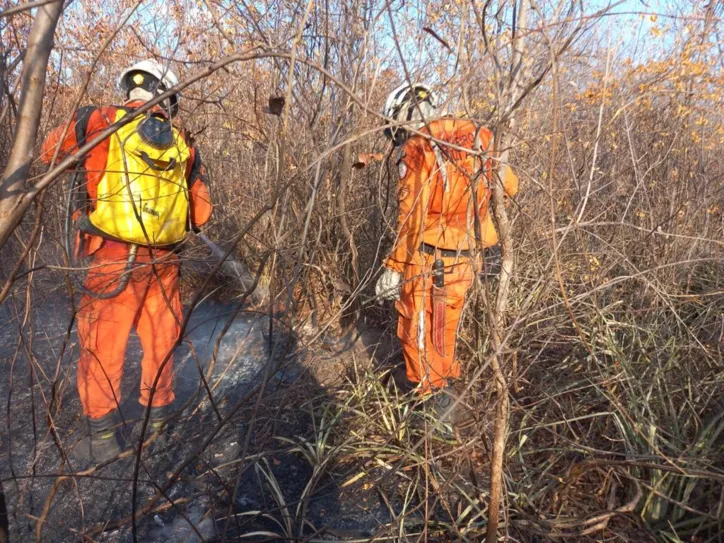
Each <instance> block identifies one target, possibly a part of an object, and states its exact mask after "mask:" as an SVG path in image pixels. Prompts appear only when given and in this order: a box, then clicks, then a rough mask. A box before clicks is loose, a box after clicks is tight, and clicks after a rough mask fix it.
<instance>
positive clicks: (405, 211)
mask: <svg viewBox="0 0 724 543" xmlns="http://www.w3.org/2000/svg"><path fill="white" fill-rule="evenodd" d="M418 140H419V141H418ZM425 147H426V143H425V142H424V140H422V139H421V138H413V139H411V140H409V141H408V142H407V143H406V144H405V147H404V149H403V156H402V158H401V159H400V161H399V162H398V170H399V179H398V182H397V183H398V185H397V202H398V215H397V238H396V239H395V244H394V246H393V248H392V252H391V253H390V256H389V257H388V258H387V260H386V262H385V266H386V267H387V268H390V269H392V270H395V271H398V272H402V271H403V270H404V268H405V264H406V263H409V262H411V261H412V258H413V257H414V255H415V253H416V252H417V251H418V249H419V247H420V243H421V241H422V235H423V232H424V229H425V215H426V212H427V206H428V203H429V200H430V192H431V183H432V179H431V176H430V172H431V163H432V162H434V155H433V157H432V162H431V159H430V157H429V156H428V154H432V152H430V153H427V152H426V150H425Z"/></svg>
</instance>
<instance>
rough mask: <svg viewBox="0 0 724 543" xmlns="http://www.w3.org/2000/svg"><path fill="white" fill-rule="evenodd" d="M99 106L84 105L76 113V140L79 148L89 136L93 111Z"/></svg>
mask: <svg viewBox="0 0 724 543" xmlns="http://www.w3.org/2000/svg"><path fill="white" fill-rule="evenodd" d="M97 109H98V108H97V107H96V106H83V107H82V108H80V109H78V111H77V112H76V114H75V141H76V144H77V145H78V149H80V148H81V147H83V146H84V145H85V144H86V138H87V137H88V123H89V122H90V118H91V116H92V115H93V113H94V112H95V111H96V110H97Z"/></svg>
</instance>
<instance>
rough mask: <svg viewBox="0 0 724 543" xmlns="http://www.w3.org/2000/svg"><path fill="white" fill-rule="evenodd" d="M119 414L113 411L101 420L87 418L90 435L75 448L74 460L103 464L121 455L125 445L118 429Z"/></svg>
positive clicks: (73, 452) (73, 451)
mask: <svg viewBox="0 0 724 543" xmlns="http://www.w3.org/2000/svg"><path fill="white" fill-rule="evenodd" d="M117 414H118V412H117V411H111V412H110V413H108V414H107V415H105V416H103V417H101V418H99V419H92V418H90V417H86V422H87V424H88V435H86V436H85V437H84V438H83V439H81V440H80V441H79V442H78V443H77V444H76V445H75V447H73V449H72V451H71V455H72V456H73V458H75V459H76V460H78V461H81V462H84V463H89V464H103V463H105V462H108V461H109V460H111V459H113V458H115V457H116V456H118V455H119V454H121V453H122V452H123V451H124V450H125V443H124V440H123V438H122V436H121V435H120V432H119V431H118V428H117V426H118V416H117Z"/></svg>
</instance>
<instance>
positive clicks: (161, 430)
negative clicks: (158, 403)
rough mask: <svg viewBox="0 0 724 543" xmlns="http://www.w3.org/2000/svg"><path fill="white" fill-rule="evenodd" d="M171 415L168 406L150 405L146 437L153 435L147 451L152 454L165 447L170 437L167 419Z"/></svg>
mask: <svg viewBox="0 0 724 543" xmlns="http://www.w3.org/2000/svg"><path fill="white" fill-rule="evenodd" d="M144 415H145V414H144ZM172 415H173V412H172V411H171V408H170V406H168V405H164V406H162V407H151V416H150V418H149V420H148V430H147V432H146V439H148V438H149V437H151V436H155V437H154V439H153V442H152V443H151V446H150V449H149V452H150V453H151V454H154V453H156V452H159V451H161V450H162V449H165V448H166V445H168V443H169V438H170V431H171V429H170V427H169V419H170V417H171V416H172Z"/></svg>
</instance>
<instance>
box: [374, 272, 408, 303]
mask: <svg viewBox="0 0 724 543" xmlns="http://www.w3.org/2000/svg"><path fill="white" fill-rule="evenodd" d="M401 282H402V274H401V273H400V272H397V271H395V270H391V269H389V268H385V272H384V273H383V274H382V276H381V277H380V278H379V279H378V280H377V284H376V285H375V294H376V295H377V299H378V300H399V299H400V283H401Z"/></svg>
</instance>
